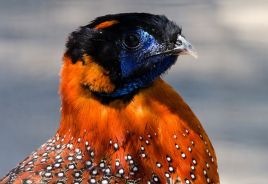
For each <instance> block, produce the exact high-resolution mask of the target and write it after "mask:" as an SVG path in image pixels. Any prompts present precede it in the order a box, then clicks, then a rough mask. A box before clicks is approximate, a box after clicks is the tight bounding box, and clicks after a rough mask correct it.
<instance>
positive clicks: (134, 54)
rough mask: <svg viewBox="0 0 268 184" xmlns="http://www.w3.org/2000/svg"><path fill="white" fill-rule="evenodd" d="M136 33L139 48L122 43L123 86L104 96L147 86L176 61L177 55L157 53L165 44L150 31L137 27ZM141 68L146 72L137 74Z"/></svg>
mask: <svg viewBox="0 0 268 184" xmlns="http://www.w3.org/2000/svg"><path fill="white" fill-rule="evenodd" d="M132 33H133V31H132ZM134 33H135V34H136V35H139V39H140V45H139V46H138V47H137V48H135V49H130V48H127V47H125V46H124V44H122V45H121V47H122V48H121V52H120V63H121V73H122V81H123V86H121V87H120V88H118V89H117V90H115V91H114V92H113V93H109V94H103V95H102V96H108V97H113V98H116V97H120V96H124V95H128V94H131V93H133V92H134V91H136V90H138V89H140V88H144V87H147V86H149V85H150V84H151V83H152V82H153V81H154V80H155V79H156V78H157V77H158V76H160V75H161V74H162V73H164V72H165V71H166V70H167V69H168V68H169V67H170V66H171V65H172V64H174V63H175V61H176V59H177V56H174V55H164V54H158V55H155V54H156V53H158V52H159V51H161V49H162V50H163V48H162V47H163V46H161V45H160V44H159V43H158V42H157V40H156V39H155V38H154V37H153V36H152V35H150V34H149V33H148V32H146V31H144V30H142V29H137V30H134ZM127 34H128V33H127ZM154 55H155V56H154ZM141 70H142V71H145V72H143V73H142V74H140V75H139V76H136V75H135V73H138V72H139V71H141Z"/></svg>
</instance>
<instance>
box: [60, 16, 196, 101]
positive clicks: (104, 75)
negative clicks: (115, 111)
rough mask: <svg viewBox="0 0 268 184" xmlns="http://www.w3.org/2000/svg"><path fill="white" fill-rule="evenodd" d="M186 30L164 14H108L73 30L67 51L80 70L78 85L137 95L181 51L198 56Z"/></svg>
mask: <svg viewBox="0 0 268 184" xmlns="http://www.w3.org/2000/svg"><path fill="white" fill-rule="evenodd" d="M181 31H182V30H181V28H180V27H179V26H177V25H176V24H175V23H174V22H172V21H170V20H168V19H167V18H166V17H165V16H161V15H152V14H147V13H123V14H114V15H106V16H102V17H98V18H96V19H95V20H94V21H92V22H91V23H90V24H88V25H86V26H82V27H80V28H79V29H78V30H76V31H74V32H73V33H71V35H70V36H69V40H68V42H67V44H66V47H67V50H66V54H65V56H67V57H68V58H70V59H71V64H72V65H73V66H72V67H75V66H77V70H79V71H80V74H78V75H80V76H79V79H78V83H79V84H78V85H80V86H81V88H83V89H84V90H86V91H88V92H90V93H92V94H94V95H95V96H97V97H100V98H108V99H116V98H120V97H123V96H131V95H132V96H133V94H135V93H137V92H139V90H140V89H142V88H146V87H148V86H150V85H151V84H152V83H153V81H154V80H155V79H156V78H158V77H159V76H160V75H161V74H163V73H165V71H167V70H168V69H169V68H170V67H171V66H172V65H173V64H174V63H175V62H176V60H177V57H178V56H179V55H182V54H191V55H194V52H193V49H192V46H191V44H190V43H189V42H187V41H186V39H185V38H184V36H183V35H182V33H181Z"/></svg>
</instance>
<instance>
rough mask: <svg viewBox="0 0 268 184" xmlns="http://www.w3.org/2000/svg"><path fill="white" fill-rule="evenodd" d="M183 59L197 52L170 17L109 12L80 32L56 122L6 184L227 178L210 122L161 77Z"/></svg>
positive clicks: (66, 57) (65, 64) (69, 52)
mask: <svg viewBox="0 0 268 184" xmlns="http://www.w3.org/2000/svg"><path fill="white" fill-rule="evenodd" d="M182 55H192V56H196V52H195V50H194V49H193V46H192V45H191V44H190V42H188V41H187V40H186V37H185V36H184V35H183V34H182V28H181V27H180V26H178V25H177V24H176V23H175V22H173V21H171V20H169V19H168V18H167V17H166V16H165V15H155V14H150V13H118V14H108V15H104V16H101V17H97V18H95V19H94V20H92V21H91V22H90V23H88V24H87V25H84V26H81V27H79V28H78V29H76V30H75V31H74V32H72V33H71V34H70V35H69V37H68V40H67V43H66V49H65V51H64V54H63V59H62V60H63V61H62V69H61V74H60V77H61V79H60V87H59V94H60V98H61V119H60V123H59V124H60V125H59V128H58V130H57V131H56V133H55V135H54V136H52V137H51V138H50V139H49V140H48V141H47V142H45V143H44V144H43V145H42V146H41V147H40V148H38V149H37V150H35V151H34V152H32V153H31V154H30V155H29V156H28V157H27V158H26V159H25V160H23V161H22V162H20V163H19V164H18V165H17V166H16V167H15V168H14V169H12V170H11V171H10V172H9V173H8V174H7V175H6V176H4V177H3V178H2V179H1V180H0V183H1V184H11V183H14V184H19V183H22V184H33V183H41V184H44V183H53V184H54V183H56V184H64V183H73V184H79V183H82V184H84V183H92V184H94V183H99V184H108V183H112V184H113V183H118V184H120V183H127V184H138V183H141V184H143V183H146V184H158V183H167V184H204V183H211V184H218V183H220V180H219V174H218V166H217V158H216V154H215V151H214V148H213V146H212V143H211V141H210V139H209V137H208V135H207V134H206V132H205V130H204V128H203V126H202V125H201V123H200V121H199V120H198V118H197V117H196V115H195V114H194V113H193V112H192V110H191V109H190V107H189V106H188V105H187V104H186V102H185V101H184V100H183V98H182V97H181V96H180V95H179V94H178V93H177V92H176V90H175V89H173V88H172V87H171V86H170V85H169V84H167V83H166V82H165V81H164V80H163V79H162V78H163V77H162V76H163V75H164V74H166V73H167V71H168V70H169V69H170V68H171V66H172V65H174V64H175V63H176V61H177V60H178V57H179V56H182Z"/></svg>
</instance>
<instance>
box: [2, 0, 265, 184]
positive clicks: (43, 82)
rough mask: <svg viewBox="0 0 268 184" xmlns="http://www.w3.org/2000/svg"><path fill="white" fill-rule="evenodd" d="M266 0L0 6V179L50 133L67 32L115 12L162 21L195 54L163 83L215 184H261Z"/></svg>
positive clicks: (181, 61) (11, 1)
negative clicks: (184, 107) (200, 129)
mask: <svg viewBox="0 0 268 184" xmlns="http://www.w3.org/2000/svg"><path fill="white" fill-rule="evenodd" d="M267 9H268V1H267V0H254V1H251V0H224V1H222V0H170V1H163V0H147V1H141V0H135V1H134V0H128V1H127V0H124V1H123V0H98V1H93V0H92V1H89V0H88V1H71V0H69V1H66V0H65V1H60V0H55V1H42V0H32V1H29V0H24V1H19V0H17V1H14V0H8V1H0V118H1V121H0V123H1V126H0V175H4V174H6V172H7V171H8V170H10V169H11V168H12V167H14V166H15V165H16V164H17V163H18V162H19V161H20V160H22V159H23V158H24V157H25V156H26V155H27V154H29V153H30V152H31V151H32V150H34V149H35V148H37V147H39V145H41V144H42V143H43V142H45V141H46V140H47V139H48V138H49V137H51V136H52V135H53V133H54V132H55V131H56V129H57V127H58V121H59V117H60V113H59V106H60V101H59V97H58V94H57V91H58V84H59V77H58V73H59V70H60V66H61V57H62V53H63V51H64V43H65V41H66V37H67V35H68V33H70V32H71V31H73V30H74V29H76V28H77V27H78V26H80V25H84V24H86V23H88V22H89V21H90V20H92V19H93V18H94V17H97V16H100V15H104V14H108V13H118V12H133V11H135V12H151V13H157V14H165V15H167V16H168V17H169V18H170V19H172V20H174V21H176V22H177V23H178V24H180V25H181V26H182V27H183V33H184V34H185V35H186V37H187V38H188V39H189V40H190V41H191V42H192V43H193V44H194V46H195V47H196V49H197V50H198V53H199V58H198V60H194V59H193V58H190V57H181V58H180V59H179V62H177V64H176V65H175V66H174V67H173V68H172V69H171V70H170V71H169V73H168V75H166V76H165V79H166V80H167V81H168V82H169V83H171V84H172V85H173V86H174V87H175V88H176V89H177V90H178V91H180V93H181V94H182V96H183V97H184V98H185V100H186V101H187V102H188V103H189V105H190V106H191V107H192V109H193V110H194V111H195V113H196V114H197V116H198V117H199V118H200V120H201V121H202V122H203V125H204V127H205V129H206V130H207V132H208V134H209V135H210V138H211V139H212V142H213V144H214V147H215V149H216V151H217V155H218V160H219V172H220V175H221V181H222V183H223V184H229V183H234V184H239V183H243V184H251V183H254V184H255V183H258V184H262V183H263V184H264V183H267V179H268V174H267V166H268V158H267V157H268V147H267V146H268V122H267V119H268V102H267V101H268V97H267V94H268V85H267V83H268V75H267V69H268V62H267V57H268V50H267V49H268V11H267Z"/></svg>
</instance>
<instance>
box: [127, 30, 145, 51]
mask: <svg viewBox="0 0 268 184" xmlns="http://www.w3.org/2000/svg"><path fill="white" fill-rule="evenodd" d="M140 43H141V41H140V35H139V34H137V33H130V34H127V35H125V36H124V37H123V45H124V46H125V47H126V48H128V49H136V48H138V47H139V46H140Z"/></svg>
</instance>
